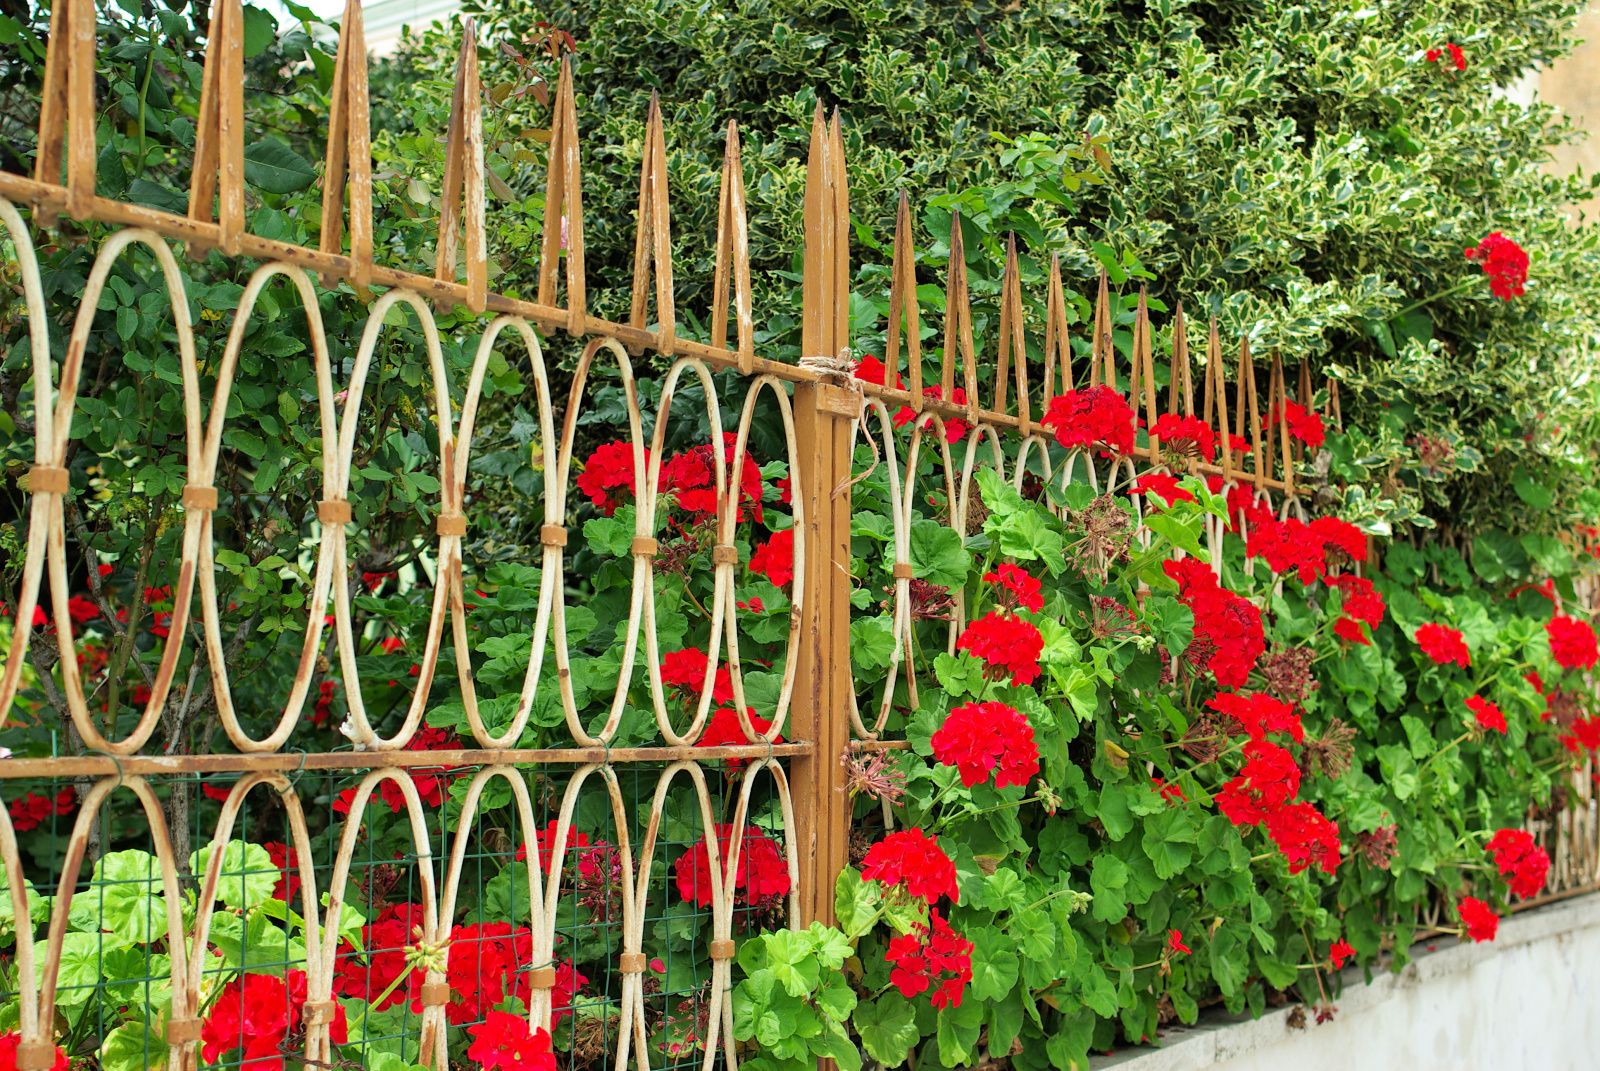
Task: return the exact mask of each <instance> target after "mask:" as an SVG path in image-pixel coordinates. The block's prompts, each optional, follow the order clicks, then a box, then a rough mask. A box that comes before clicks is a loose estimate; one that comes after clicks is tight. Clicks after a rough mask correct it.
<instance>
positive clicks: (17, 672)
mask: <svg viewBox="0 0 1600 1071" xmlns="http://www.w3.org/2000/svg"><path fill="white" fill-rule="evenodd" d="M0 223H4V224H5V229H6V230H5V233H6V236H7V237H8V238H10V239H11V247H12V248H13V249H14V250H16V263H17V273H18V275H20V276H21V277H22V300H23V304H24V305H25V306H26V308H27V310H28V349H29V352H30V354H31V357H32V361H33V391H34V432H33V463H34V464H35V465H36V466H40V467H44V466H48V465H50V463H51V459H52V458H53V457H54V456H55V454H54V451H53V449H52V444H53V443H54V442H55V416H56V414H55V407H54V405H53V404H52V393H53V387H54V382H53V377H52V376H51V361H50V334H49V323H50V321H49V320H48V319H46V318H45V304H44V284H43V280H42V279H41V278H40V276H39V260H38V257H37V256H36V255H35V253H34V249H33V236H32V235H31V234H29V233H28V228H27V226H26V225H25V224H24V223H23V222H22V216H21V214H20V213H19V212H18V211H17V209H16V206H15V205H13V204H12V203H11V202H10V201H8V200H6V199H5V198H3V197H0ZM59 500H60V496H59V495H55V494H40V493H39V492H37V491H35V490H34V489H33V488H32V487H31V486H30V488H29V493H28V542H27V548H26V550H24V551H23V559H22V587H21V590H20V591H19V592H18V594H17V616H16V617H15V618H14V619H13V620H15V621H19V622H22V621H32V620H33V608H34V607H35V606H37V605H38V604H39V581H40V578H41V577H42V576H43V574H44V563H45V556H46V555H47V554H48V553H49V550H48V547H47V543H48V540H49V534H50V526H51V523H52V519H53V517H54V515H55V513H56V512H57V508H58V504H59ZM32 635H33V630H32V629H29V628H14V629H12V630H11V643H10V645H9V649H8V650H7V651H6V661H5V666H4V669H3V671H0V727H3V726H5V724H6V719H7V718H8V717H9V715H10V713H11V704H12V702H13V701H14V700H15V699H16V697H17V689H18V688H19V687H20V686H21V684H22V667H23V664H24V663H25V662H26V661H27V658H28V639H29V638H30V637H31V636H32ZM7 828H8V833H7V835H9V825H8V827H7ZM6 858H7V859H8V860H9V859H10V858H11V856H10V854H8V855H7V857H6Z"/></svg>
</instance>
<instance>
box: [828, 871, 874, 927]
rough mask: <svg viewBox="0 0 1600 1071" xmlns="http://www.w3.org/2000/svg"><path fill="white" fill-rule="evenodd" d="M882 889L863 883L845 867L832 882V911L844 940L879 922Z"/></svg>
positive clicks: (869, 882) (859, 876)
mask: <svg viewBox="0 0 1600 1071" xmlns="http://www.w3.org/2000/svg"><path fill="white" fill-rule="evenodd" d="M882 902H883V886H882V885H880V884H879V883H878V882H876V881H866V880H864V879H863V878H862V877H861V872H860V871H859V870H857V869H856V868H855V867H845V868H844V870H842V871H840V873H839V880H838V881H837V882H835V883H834V903H833V912H834V915H835V917H837V918H838V920H839V929H841V930H843V931H844V933H845V936H847V937H860V936H862V935H863V934H865V933H866V932H867V931H868V930H870V929H872V927H873V925H874V924H875V923H876V922H877V921H878V907H879V905H880V904H881V903H882Z"/></svg>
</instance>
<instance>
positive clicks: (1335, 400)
mask: <svg viewBox="0 0 1600 1071" xmlns="http://www.w3.org/2000/svg"><path fill="white" fill-rule="evenodd" d="M1328 415H1329V416H1331V417H1333V426H1334V427H1336V428H1338V429H1340V430H1341V431H1342V430H1344V414H1343V413H1342V412H1340V411H1339V381H1338V380H1337V379H1334V378H1333V377H1332V376H1329V377H1328Z"/></svg>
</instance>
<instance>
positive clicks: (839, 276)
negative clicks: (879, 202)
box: [663, 108, 850, 353]
mask: <svg viewBox="0 0 1600 1071" xmlns="http://www.w3.org/2000/svg"><path fill="white" fill-rule="evenodd" d="M827 163H828V170H829V183H828V186H829V189H830V190H831V192H832V194H833V285H834V291H835V293H836V294H838V295H839V300H837V301H835V302H834V304H833V313H834V324H833V349H832V350H831V351H830V352H832V353H841V352H843V351H844V350H845V349H846V348H847V347H848V346H849V345H850V181H849V176H848V175H847V174H846V173H845V166H844V120H843V118H842V117H841V116H840V115H839V109H838V108H834V109H833V121H832V122H831V123H830V124H829V127H828V157H827ZM664 173H665V172H663V174H664Z"/></svg>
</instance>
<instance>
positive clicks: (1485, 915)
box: [1456, 896, 1500, 941]
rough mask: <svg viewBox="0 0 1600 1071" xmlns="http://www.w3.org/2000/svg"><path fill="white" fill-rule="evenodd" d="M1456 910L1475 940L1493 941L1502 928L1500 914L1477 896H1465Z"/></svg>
mask: <svg viewBox="0 0 1600 1071" xmlns="http://www.w3.org/2000/svg"><path fill="white" fill-rule="evenodd" d="M1456 912H1457V913H1458V914H1459V915H1460V916H1461V922H1462V924H1463V925H1465V926H1466V928H1467V937H1468V938H1470V939H1471V940H1474V941H1493V940H1494V935H1495V932H1496V931H1497V930H1499V928H1500V916H1499V915H1496V914H1495V913H1494V911H1492V910H1491V909H1490V907H1489V905H1488V904H1486V903H1484V902H1483V901H1482V900H1479V899H1478V898H1477V897H1476V896H1463V897H1462V898H1461V899H1460V901H1459V902H1457V904H1456Z"/></svg>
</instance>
